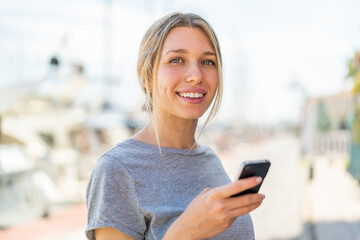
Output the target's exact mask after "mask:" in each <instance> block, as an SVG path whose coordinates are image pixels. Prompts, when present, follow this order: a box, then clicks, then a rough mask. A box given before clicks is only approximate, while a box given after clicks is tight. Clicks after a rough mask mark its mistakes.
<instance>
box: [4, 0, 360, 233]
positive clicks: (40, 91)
mask: <svg viewBox="0 0 360 240" xmlns="http://www.w3.org/2000/svg"><path fill="white" fill-rule="evenodd" d="M358 9H360V2H359V1H357V0H341V1H340V0H334V1H325V0H312V1H310V0H302V1H286V0H273V1H266V0H254V1H245V0H241V1H235V0H227V1H215V0H213V1H212V0H208V1H202V0H198V1H187V0H183V1H173V0H133V1H129V0H118V1H116V0H87V1H85V0H71V1H70V0H63V1H54V0H53V1H46V0H31V1H27V0H12V1H0V239H7V240H8V239H10V240H12V239H68V240H70V239H85V235H84V229H85V227H86V206H85V203H84V202H85V191H86V186H87V181H88V179H89V176H90V174H91V170H92V168H93V166H94V164H95V162H96V161H97V159H98V158H99V157H100V156H101V154H102V153H103V152H104V151H106V150H107V149H109V148H110V147H112V146H114V145H115V144H117V143H118V142H120V141H123V140H124V139H126V138H128V137H129V136H131V135H132V134H134V133H135V132H136V131H138V130H139V129H140V128H142V127H143V126H144V125H145V124H146V122H147V121H148V116H147V114H146V113H143V112H142V111H141V106H142V104H143V101H144V98H143V96H142V92H141V91H140V88H139V86H138V82H137V77H136V60H137V53H138V48H139V45H140V41H141V38H142V36H143V34H144V33H145V31H146V29H147V28H148V27H149V26H150V25H151V24H152V23H153V22H154V21H155V20H156V19H158V18H160V17H161V16H163V15H165V14H167V13H170V12H172V11H182V12H194V13H197V14H200V15H201V16H202V17H204V18H205V19H207V20H208V21H209V22H210V24H211V25H212V26H213V27H214V29H215V31H216V33H217V35H218V38H219V40H220V45H221V47H222V54H223V65H224V81H225V89H224V99H223V104H222V109H221V111H220V113H219V115H218V117H217V118H216V119H215V120H214V121H212V122H211V123H210V124H209V125H208V127H207V128H206V129H205V131H204V133H203V134H202V135H201V137H200V142H201V143H204V144H208V145H210V146H211V147H212V148H213V149H214V150H215V151H216V152H217V153H218V154H219V156H220V158H221V160H222V163H223V165H224V168H225V170H226V171H227V172H228V174H229V176H230V177H231V178H234V176H235V173H236V171H237V168H238V166H239V165H240V164H241V162H243V161H246V160H255V159H269V160H270V161H271V162H272V166H271V169H270V171H269V174H268V176H267V178H266V179H265V181H264V184H263V186H262V189H261V191H262V192H263V193H264V194H265V195H266V199H265V201H264V203H263V205H262V206H261V208H259V209H257V210H256V211H254V212H253V213H252V217H253V221H254V226H255V233H256V238H257V239H311V240H315V239H351V240H353V239H355V240H359V239H360V185H359V182H360V97H359V94H360V53H359V51H360V15H359V14H358ZM202 124H203V120H201V121H200V125H202Z"/></svg>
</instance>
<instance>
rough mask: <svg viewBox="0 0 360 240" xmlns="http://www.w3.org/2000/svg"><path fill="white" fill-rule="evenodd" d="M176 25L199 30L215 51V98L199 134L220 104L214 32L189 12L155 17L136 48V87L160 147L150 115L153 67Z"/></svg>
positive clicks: (153, 98)
mask: <svg viewBox="0 0 360 240" xmlns="http://www.w3.org/2000/svg"><path fill="white" fill-rule="evenodd" d="M176 27H190V28H198V29H200V30H202V31H203V32H204V33H205V34H206V35H207V37H208V39H209V41H210V43H211V45H212V47H213V48H214V49H215V54H216V61H217V63H216V66H217V71H218V84H217V89H216V94H215V98H214V100H213V102H212V108H211V110H210V113H209V116H208V118H207V119H206V121H205V124H204V126H203V127H202V129H201V131H200V134H199V136H200V135H201V133H202V131H203V130H204V127H205V126H206V125H207V123H208V122H209V121H210V120H212V119H213V118H214V117H215V116H216V114H217V113H218V111H219V108H220V105H221V99H222V94H223V78H222V60H221V52H220V45H219V42H218V39H217V37H216V34H215V32H214V30H213V29H212V27H211V26H210V24H209V23H208V22H207V21H205V20H204V19H203V18H202V17H200V16H198V15H196V14H193V13H187V14H183V13H179V12H174V13H170V14H169V15H166V16H164V17H162V18H160V19H159V20H157V21H156V22H155V23H154V24H153V25H151V26H150V28H149V29H148V30H147V32H146V33H145V35H144V37H143V39H142V41H141V45H140V50H139V57H138V62H137V74H138V80H139V83H140V86H141V88H142V90H143V92H144V93H145V104H144V106H143V110H145V111H148V112H149V113H150V116H151V119H152V121H153V123H154V124H153V125H154V128H155V135H156V139H157V142H158V144H159V146H160V141H159V136H158V130H157V125H156V119H155V117H153V115H154V111H156V110H155V109H156V108H155V106H156V96H155V94H153V92H154V89H156V84H157V83H156V81H154V79H155V78H156V74H157V68H158V65H159V60H160V55H161V50H162V46H163V44H164V41H165V38H166V36H167V35H168V34H169V32H170V31H171V30H172V29H174V28H176Z"/></svg>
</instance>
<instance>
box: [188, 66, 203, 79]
mask: <svg viewBox="0 0 360 240" xmlns="http://www.w3.org/2000/svg"><path fill="white" fill-rule="evenodd" d="M202 80H203V72H202V69H201V67H200V66H199V64H198V63H192V64H190V65H189V68H188V71H187V74H186V82H188V83H191V82H193V83H194V84H197V83H201V81H202Z"/></svg>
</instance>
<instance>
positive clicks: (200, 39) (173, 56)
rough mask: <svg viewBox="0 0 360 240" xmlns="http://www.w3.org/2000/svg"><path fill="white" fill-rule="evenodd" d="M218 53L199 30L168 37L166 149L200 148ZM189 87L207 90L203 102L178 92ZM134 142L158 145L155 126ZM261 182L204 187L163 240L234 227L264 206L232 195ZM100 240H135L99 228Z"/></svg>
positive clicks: (160, 72) (252, 197)
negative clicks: (198, 135) (198, 136)
mask: <svg viewBox="0 0 360 240" xmlns="http://www.w3.org/2000/svg"><path fill="white" fill-rule="evenodd" d="M214 53H215V51H214V49H213V47H212V45H211V43H210V41H209V39H208V38H207V36H206V35H205V34H204V33H203V32H202V31H201V30H200V29H197V28H189V27H177V28H174V29H172V30H171V31H170V32H169V34H168V36H167V37H166V39H165V42H164V46H163V49H162V51H161V58H160V62H159V67H158V69H157V76H156V79H157V88H156V89H155V94H156V97H157V105H156V107H157V108H156V118H157V124H158V133H159V138H160V143H161V146H163V147H171V148H191V147H193V145H194V144H195V138H194V135H195V130H196V126H197V123H198V119H199V118H200V117H201V116H202V115H203V114H204V113H205V111H206V110H207V109H208V107H209V106H210V104H211V102H212V100H213V98H214V95H215V93H216V88H217V84H218V75H217V66H216V65H215V63H216V56H215V54H214ZM189 89H201V90H202V91H205V92H206V94H205V95H204V99H203V101H202V102H201V103H189V102H187V101H184V100H183V99H182V98H181V97H179V95H178V93H179V92H183V91H187V90H189ZM132 138H133V139H136V140H139V141H142V142H146V143H149V144H153V145H157V141H156V137H155V132H154V128H153V126H152V125H151V123H149V124H148V125H147V126H146V127H145V128H144V129H142V130H141V131H140V132H139V133H138V134H136V135H135V136H133V137H132ZM260 181H261V178H255V177H253V178H248V179H243V180H239V181H236V182H233V183H229V184H227V185H224V186H221V187H217V188H212V189H211V188H206V189H204V190H203V191H202V192H201V193H200V194H199V195H198V196H197V197H195V198H194V200H193V201H192V202H191V203H190V204H189V206H188V207H187V208H186V210H185V211H184V212H183V213H182V214H181V215H180V216H179V217H178V218H177V219H176V221H174V222H173V224H172V225H171V226H170V227H169V229H168V230H167V232H166V233H165V235H164V237H163V239H165V240H166V239H187V240H192V239H194V240H196V239H205V238H209V237H213V236H216V235H218V234H220V233H221V232H223V231H225V230H226V229H228V228H229V227H230V226H231V225H232V223H233V222H234V221H235V220H236V218H237V217H239V216H241V215H245V214H247V213H249V212H251V211H253V210H254V209H256V208H257V207H259V206H260V205H261V203H262V200H263V199H264V198H265V196H264V195H262V194H247V195H244V196H239V197H234V198H231V197H230V196H231V195H234V194H236V193H239V192H241V191H244V190H246V189H249V188H251V187H254V186H256V185H258V184H259V183H260ZM95 234H96V239H98V240H105V239H106V240H115V239H125V240H127V239H133V238H131V237H129V236H128V235H126V234H124V233H122V232H120V231H118V230H116V229H114V228H101V229H97V230H95Z"/></svg>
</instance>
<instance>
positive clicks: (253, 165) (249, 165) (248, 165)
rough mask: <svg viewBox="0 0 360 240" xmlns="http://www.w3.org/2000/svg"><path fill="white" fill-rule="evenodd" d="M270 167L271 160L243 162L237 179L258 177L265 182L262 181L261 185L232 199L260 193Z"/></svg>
mask: <svg viewBox="0 0 360 240" xmlns="http://www.w3.org/2000/svg"><path fill="white" fill-rule="evenodd" d="M270 165H271V164H270V161H269V160H260V161H248V162H243V163H242V165H241V167H240V169H239V173H238V175H237V176H238V177H237V178H236V179H243V178H248V177H255V176H257V177H262V179H263V180H262V181H261V183H259V185H257V186H255V187H253V188H250V189H247V190H245V191H243V192H240V193H238V194H235V195H232V196H231V197H237V196H241V195H245V194H248V193H258V192H259V190H260V187H261V185H262V183H263V181H264V179H265V177H266V174H267V172H268V171H269V168H270Z"/></svg>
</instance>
